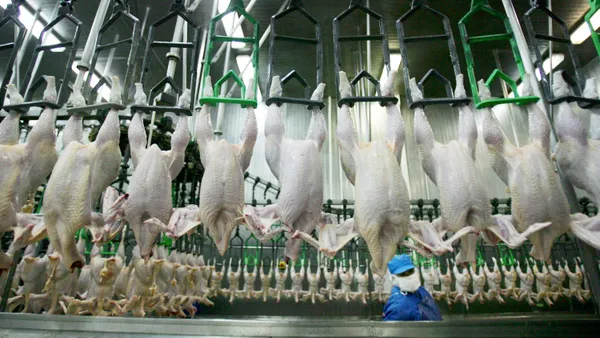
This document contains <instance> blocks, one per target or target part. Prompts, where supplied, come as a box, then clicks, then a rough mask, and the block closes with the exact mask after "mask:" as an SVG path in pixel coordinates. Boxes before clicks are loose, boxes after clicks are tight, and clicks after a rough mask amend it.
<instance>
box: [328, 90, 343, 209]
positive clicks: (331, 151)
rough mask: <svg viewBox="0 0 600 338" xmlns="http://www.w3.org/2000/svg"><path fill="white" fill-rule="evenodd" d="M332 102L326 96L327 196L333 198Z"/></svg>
mask: <svg viewBox="0 0 600 338" xmlns="http://www.w3.org/2000/svg"><path fill="white" fill-rule="evenodd" d="M332 104H333V102H332V100H331V96H328V97H327V121H328V123H329V133H328V135H327V136H328V140H327V141H328V144H329V154H328V157H329V198H330V199H333V137H334V136H333V121H332V115H333V105H332ZM341 183H342V182H340V184H341Z"/></svg>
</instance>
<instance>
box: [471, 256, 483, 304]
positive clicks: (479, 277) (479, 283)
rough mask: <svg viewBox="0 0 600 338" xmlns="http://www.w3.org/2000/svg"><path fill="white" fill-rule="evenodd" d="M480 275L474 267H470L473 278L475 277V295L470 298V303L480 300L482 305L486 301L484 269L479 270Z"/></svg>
mask: <svg viewBox="0 0 600 338" xmlns="http://www.w3.org/2000/svg"><path fill="white" fill-rule="evenodd" d="M478 270H479V274H478V273H477V271H476V270H473V265H471V266H469V271H470V272H471V276H472V277H473V294H472V295H471V296H469V302H470V303H473V302H474V301H476V300H479V302H480V303H481V304H483V303H484V301H485V297H484V296H485V291H484V288H485V282H486V278H485V272H484V270H483V269H478Z"/></svg>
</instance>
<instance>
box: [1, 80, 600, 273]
mask: <svg viewBox="0 0 600 338" xmlns="http://www.w3.org/2000/svg"><path fill="white" fill-rule="evenodd" d="M395 75H396V72H395V71H392V72H391V73H390V76H389V79H388V81H387V83H385V84H384V85H383V89H382V95H385V96H391V95H393V93H394V79H395ZM340 78H341V83H340V93H341V98H346V97H349V96H351V94H352V88H351V86H350V84H349V82H348V80H347V78H346V75H345V74H344V73H343V72H342V73H340ZM47 80H48V81H47V83H48V87H47V89H46V91H45V92H44V98H43V99H44V100H45V101H48V102H55V101H56V89H55V85H54V79H53V78H51V77H48V78H47ZM207 83H208V85H207V86H206V88H205V91H204V96H211V95H212V93H213V90H212V87H211V85H210V83H211V81H210V78H209V79H207ZM524 84H525V85H524V93H523V94H524V95H528V94H529V93H530V92H531V84H530V77H529V76H527V77H526V78H525V81H524ZM410 85H411V86H412V87H413V90H412V92H413V95H415V100H417V99H418V98H419V97H420V95H421V93H420V91H419V89H418V87H417V86H416V84H415V81H414V80H413V81H411V83H410ZM324 87H325V86H324V84H320V85H319V86H318V87H317V89H316V91H315V93H314V94H313V97H312V100H313V101H321V100H322V97H323V90H324ZM554 87H555V91H556V92H557V94H560V93H561V91H564V90H568V86H567V84H566V83H565V82H564V80H562V77H560V76H557V77H556V79H555V81H554ZM587 87H588V88H587V89H586V93H587V95H588V96H591V95H597V93H596V89H595V81H588V86H587ZM248 88H252V86H248ZM565 88H566V89H565ZM9 94H10V97H11V101H12V102H13V104H14V103H18V102H19V100H21V101H22V98H20V97H19V96H18V93H17V92H16V90H15V88H14V86H10V87H9ZM119 94H120V87H119V81H118V78H116V77H115V78H113V86H112V90H111V95H110V98H109V102H110V103H114V104H118V103H120V95H119ZM270 94H271V96H281V94H282V88H281V85H280V82H279V78H278V77H274V78H273V84H272V86H271V93H270ZM253 95H254V93H253V92H252V91H251V90H250V91H248V92H247V96H248V97H249V98H251V97H253ZM455 95H456V96H457V97H466V92H465V89H464V86H463V79H462V76H459V77H457V88H456V92H455ZM480 95H481V96H482V97H489V96H490V92H489V90H488V88H487V87H486V86H485V85H484V84H483V83H482V84H481V85H480ZM134 101H135V104H136V105H144V104H146V95H145V93H144V91H143V88H142V85H141V84H136V94H135V96H134ZM70 102H71V104H72V105H73V106H76V107H77V106H83V105H85V100H84V99H83V96H82V95H81V88H80V87H75V88H74V91H73V94H72V96H71V99H70ZM190 104H191V102H190V91H189V90H186V91H185V92H184V93H183V94H182V95H181V97H180V98H179V102H178V105H179V107H182V108H189V107H190ZM526 108H527V111H528V113H529V120H530V121H529V129H530V139H531V142H530V144H528V145H526V146H523V147H521V148H516V147H514V146H512V145H511V144H510V142H508V141H507V139H506V137H505V135H504V134H503V132H502V130H501V129H500V127H499V123H498V121H497V120H496V118H495V117H494V116H493V113H492V111H491V109H489V108H484V109H482V110H481V114H483V133H484V135H483V137H484V140H485V142H486V144H487V145H488V152H489V154H490V159H491V161H492V167H493V168H494V170H495V171H496V173H497V174H498V175H499V176H500V178H501V179H503V181H504V182H505V183H506V184H507V185H508V186H509V189H510V193H511V197H512V208H511V209H512V210H513V215H493V216H492V215H491V212H490V205H489V199H488V197H487V194H486V192H485V188H484V185H483V182H482V179H481V175H480V174H479V172H478V170H477V169H476V168H475V164H474V161H473V160H474V154H475V151H474V150H475V142H476V139H477V128H476V124H475V118H474V112H473V111H472V109H471V108H470V107H469V106H466V105H464V106H460V107H459V112H460V115H459V140H458V141H451V142H450V143H448V144H446V145H442V144H439V143H437V142H436V141H435V139H434V137H433V132H432V130H431V127H430V126H429V123H428V121H427V119H426V117H425V114H424V111H423V109H422V108H417V109H416V112H415V136H416V140H417V144H418V146H419V149H420V151H421V157H422V163H423V168H424V170H425V172H426V174H427V175H428V176H429V177H430V178H431V179H432V181H433V182H434V183H435V184H436V185H437V186H438V189H439V191H440V196H441V197H440V203H441V209H442V215H441V217H440V218H438V219H436V220H434V221H433V222H424V221H419V222H415V221H411V220H410V205H409V198H408V190H407V187H406V185H405V181H404V179H403V178H402V171H401V169H400V162H401V153H402V151H401V150H402V148H403V146H404V136H405V133H404V123H403V120H402V116H401V114H400V111H399V110H398V108H397V106H396V105H393V104H389V105H387V106H386V111H387V117H388V123H387V129H388V131H387V135H386V139H385V140H375V141H372V142H370V143H360V142H358V141H357V136H356V131H355V129H354V126H353V123H352V119H351V117H350V107H349V105H348V104H343V105H342V107H341V109H340V111H339V114H338V124H337V138H338V144H339V147H340V153H341V161H342V167H343V169H344V172H345V174H346V177H347V178H348V179H349V180H350V181H351V182H352V184H354V185H355V187H356V201H355V217H354V218H353V219H350V220H346V221H344V222H343V223H342V224H336V222H335V221H332V220H331V218H330V217H327V216H323V214H322V202H323V175H322V164H321V160H320V158H321V157H320V154H319V152H320V150H321V148H322V145H323V142H324V140H325V139H326V125H325V120H324V118H323V114H322V113H321V111H320V108H319V107H313V108H312V118H311V122H310V126H309V130H308V133H307V137H306V139H305V140H292V139H288V138H286V137H285V127H284V124H283V120H282V117H281V113H280V111H279V107H278V106H277V105H276V104H271V105H269V107H268V113H267V120H266V125H265V136H266V145H265V147H266V149H265V153H266V160H267V164H268V165H269V168H270V169H271V171H272V172H273V174H274V175H275V177H276V178H277V179H278V181H279V183H280V185H281V192H280V197H279V200H278V203H277V204H274V205H270V206H267V207H264V208H254V207H251V206H244V191H243V190H244V176H243V172H244V171H245V170H246V168H247V167H248V165H249V163H250V159H251V156H252V152H253V148H254V144H255V141H256V136H257V123H256V118H255V115H254V109H253V108H252V107H250V106H249V107H247V108H246V109H247V117H246V122H245V126H244V131H243V133H242V137H241V138H242V142H241V143H240V144H236V145H231V144H229V143H227V142H226V141H224V140H214V139H213V131H212V127H211V122H210V110H211V106H210V105H208V104H205V105H204V106H202V107H200V109H196V111H195V114H196V126H195V133H196V139H197V141H198V146H199V151H200V158H201V161H202V163H203V165H204V168H205V173H204V176H203V180H202V183H201V189H200V203H199V204H200V205H199V206H195V205H190V206H187V207H185V208H177V209H173V208H172V201H171V180H172V179H174V178H175V177H176V176H177V174H178V173H179V171H180V170H181V168H182V167H183V165H184V154H185V148H186V146H187V144H188V142H189V139H190V135H189V132H188V127H187V119H188V118H187V116H181V117H180V118H179V121H178V123H177V127H176V129H175V131H174V132H173V135H172V137H171V146H172V147H171V150H170V151H161V150H160V149H159V148H158V146H157V145H155V144H153V145H151V146H149V147H146V139H147V137H146V130H145V127H144V124H143V120H142V114H143V113H142V112H140V111H134V112H133V116H132V119H131V123H130V126H129V131H128V137H129V146H130V150H131V156H132V161H133V165H134V168H135V170H134V173H133V176H132V177H131V179H130V182H129V188H128V191H127V194H125V195H123V196H119V195H118V194H117V193H116V191H115V190H114V189H112V188H110V187H109V185H110V183H111V182H113V181H114V180H115V179H116V177H117V174H118V171H119V166H120V163H121V153H120V150H119V136H120V129H119V118H118V114H119V111H118V109H117V108H114V107H113V108H112V109H110V111H109V113H108V115H107V117H106V119H105V121H104V123H103V125H102V127H101V128H100V131H99V133H98V136H97V138H96V140H95V141H94V142H93V143H90V144H83V140H82V118H81V116H78V115H72V116H71V117H70V118H69V120H68V122H67V125H66V127H65V131H64V134H63V144H64V145H65V149H64V150H63V151H62V152H61V154H60V157H59V156H58V154H57V152H56V150H55V140H56V135H55V133H54V124H55V119H56V111H55V110H54V109H52V108H50V107H45V108H44V109H43V111H42V113H41V115H40V117H39V119H38V121H37V123H36V124H35V126H34V127H33V129H32V130H31V132H30V134H29V135H28V139H27V141H26V143H24V144H18V120H19V115H20V113H21V112H19V111H10V112H9V116H8V117H7V118H5V119H4V120H3V121H2V124H1V125H0V143H1V145H0V161H1V162H2V171H1V172H0V185H1V189H0V197H1V198H0V219H1V220H2V222H1V224H0V231H1V232H9V231H15V237H14V238H15V241H14V243H13V245H14V248H13V250H17V249H19V248H22V247H24V246H25V245H27V244H29V243H31V242H35V241H37V240H40V239H41V238H43V237H44V236H45V235H46V234H47V235H48V237H49V239H50V242H51V243H52V245H53V247H54V249H55V250H56V251H57V253H58V254H60V256H61V258H62V260H63V262H64V264H65V265H66V266H67V267H68V268H69V270H70V271H74V269H75V268H78V267H79V268H81V267H83V265H84V260H83V257H82V256H81V254H79V253H78V252H77V250H76V245H75V244H76V243H75V236H74V235H75V232H76V231H78V230H79V229H81V228H82V227H88V228H89V229H90V230H91V232H92V235H93V241H94V242H95V243H97V244H103V243H106V242H107V241H108V240H110V239H112V238H114V237H115V236H116V235H117V234H118V233H119V232H120V231H121V228H122V226H123V225H124V224H125V223H127V224H129V226H130V227H131V229H132V230H133V233H134V235H135V238H136V242H137V244H138V246H139V250H140V255H141V257H142V258H143V259H144V260H146V261H148V259H149V258H150V257H151V256H152V248H153V246H154V244H155V242H156V240H157V237H158V235H159V233H161V232H166V233H167V235H169V236H170V237H173V238H177V237H179V236H181V235H183V234H186V233H188V232H190V231H193V230H194V228H195V227H196V226H198V225H199V224H200V223H202V224H203V228H204V230H205V231H208V233H209V234H210V235H211V237H212V239H213V240H214V242H215V244H216V246H217V248H218V251H219V253H220V254H221V255H223V254H224V253H225V251H226V250H227V248H228V245H229V239H230V237H231V233H232V231H233V230H234V229H235V227H237V226H238V224H239V223H240V222H242V223H245V224H246V226H247V227H248V228H249V229H250V230H251V231H252V232H253V233H254V234H255V235H256V236H257V237H258V238H260V239H261V240H267V239H268V238H271V237H272V236H273V235H274V234H275V233H277V232H281V231H289V232H291V233H293V236H292V239H291V240H289V241H288V242H287V244H286V249H285V255H286V256H287V257H288V258H290V259H292V260H295V259H297V256H298V253H299V250H300V245H301V242H302V240H305V241H307V242H308V243H309V244H311V245H314V246H315V247H317V248H318V249H319V250H320V251H321V252H323V253H324V254H325V255H328V256H333V255H335V253H336V252H337V250H339V249H340V248H341V247H343V246H344V245H345V244H346V243H347V242H348V241H349V240H351V239H352V238H354V237H355V236H357V235H360V236H362V237H363V238H364V239H365V241H366V242H367V245H368V248H369V252H370V256H371V258H372V261H371V270H372V271H373V273H375V274H377V275H380V276H382V275H384V274H385V271H386V264H387V262H388V261H389V260H390V259H391V257H393V255H394V254H395V253H396V251H397V247H398V246H404V247H407V248H410V249H413V250H415V251H417V252H419V253H421V254H422V255H425V256H431V255H432V254H435V255H442V254H443V253H445V252H448V251H453V249H452V245H451V244H452V243H453V242H455V241H456V240H458V239H459V238H462V239H461V246H460V252H459V255H458V256H457V263H461V264H462V263H465V262H470V263H471V265H473V263H474V262H475V245H476V241H477V237H478V236H479V235H481V236H482V237H483V238H484V240H486V241H487V242H490V243H498V242H499V241H503V242H505V243H506V244H507V246H509V247H511V248H515V247H518V246H520V245H521V244H522V243H524V242H525V241H526V239H527V238H529V239H530V240H531V242H532V244H533V249H532V251H531V256H532V257H533V258H535V259H537V260H541V261H548V260H549V258H550V250H551V247H552V244H553V242H554V240H555V239H556V238H557V237H558V236H560V235H562V234H563V233H565V232H567V231H571V232H573V233H574V234H575V235H577V237H579V238H580V239H581V240H583V241H584V242H586V243H588V244H591V245H592V246H594V247H596V248H600V238H599V235H598V230H599V227H598V221H599V220H600V217H595V218H591V219H590V218H588V217H587V216H585V215H582V214H576V215H573V216H569V208H568V203H567V199H566V196H565V194H564V192H563V190H562V188H561V186H560V184H559V179H558V175H557V174H556V172H555V171H554V168H553V166H552V165H551V162H550V161H551V156H550V152H549V144H550V142H549V135H550V125H549V123H548V121H547V119H546V117H545V116H544V115H543V113H542V112H541V110H540V109H539V108H538V107H537V105H535V104H529V105H527V106H526ZM556 124H557V126H556V127H557V131H558V136H559V143H558V146H557V148H556V152H555V154H554V156H553V158H555V159H556V161H557V163H558V164H559V165H560V166H561V168H562V169H563V171H564V172H565V173H566V174H567V176H568V177H569V178H570V179H571V181H572V182H574V184H575V185H576V186H578V187H580V188H582V189H584V190H586V191H588V192H589V193H590V197H591V199H592V201H593V202H594V203H597V202H598V199H599V198H597V197H595V196H600V178H598V177H596V176H597V175H594V173H595V172H596V167H597V166H598V165H597V162H598V161H600V156H596V154H595V152H597V151H599V150H597V149H600V148H597V147H595V143H594V142H598V141H596V140H588V139H587V129H586V128H585V127H584V126H583V125H582V124H581V122H580V121H579V120H578V119H577V117H576V116H575V115H574V113H573V112H572V110H571V107H570V105H569V104H568V103H562V104H560V105H559V109H558V113H557V118H556ZM573 149H576V150H575V151H574V150H573ZM50 173H52V174H51V176H50V178H49V180H48V183H47V186H46V190H45V194H44V205H43V207H44V209H43V210H44V213H43V216H42V215H35V214H27V213H22V212H20V210H21V207H22V206H23V205H24V204H25V202H26V200H27V198H28V197H29V196H31V194H32V193H33V192H34V191H35V190H36V189H37V187H39V185H40V184H42V183H43V182H44V180H45V178H46V177H47V176H48V175H49V174H50ZM596 182H598V184H596ZM103 191H106V192H105V193H104V198H103V212H102V213H97V212H94V211H93V210H92V204H93V203H94V202H95V201H96V200H98V199H99V198H100V197H101V195H102V192H103ZM277 221H280V223H281V224H282V226H280V227H279V228H277V229H275V230H273V229H272V228H271V225H272V224H274V223H275V222H277ZM315 228H317V230H318V233H319V236H318V240H315V239H314V238H312V237H311V236H310V235H309V234H310V233H311V232H312V231H313V230H314V229H315ZM447 232H451V233H453V234H452V236H451V237H450V238H449V239H446V240H443V236H445V234H446V233H447ZM407 236H408V237H410V238H412V239H413V240H414V242H416V244H413V243H412V242H410V241H407V240H405V238H406V237H407ZM11 261H12V259H11V257H10V256H9V255H6V254H4V253H1V254H0V267H1V268H6V267H8V266H9V265H10V263H11Z"/></svg>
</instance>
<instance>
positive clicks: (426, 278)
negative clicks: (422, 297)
mask: <svg viewBox="0 0 600 338" xmlns="http://www.w3.org/2000/svg"><path fill="white" fill-rule="evenodd" d="M471 274H473V272H471ZM421 276H423V284H424V285H423V287H424V288H425V290H427V292H429V294H430V295H433V293H434V291H435V289H434V287H435V285H436V280H438V281H439V278H437V270H436V269H435V268H434V267H433V266H430V267H429V268H428V269H426V268H425V264H423V265H421ZM474 276H475V275H473V278H475V277H474ZM438 283H439V282H438Z"/></svg>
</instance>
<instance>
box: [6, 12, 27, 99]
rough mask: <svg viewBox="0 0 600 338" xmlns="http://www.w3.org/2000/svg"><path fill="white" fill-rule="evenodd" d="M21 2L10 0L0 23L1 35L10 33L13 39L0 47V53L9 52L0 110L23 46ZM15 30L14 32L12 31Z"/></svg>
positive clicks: (23, 31)
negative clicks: (20, 18) (20, 17)
mask: <svg viewBox="0 0 600 338" xmlns="http://www.w3.org/2000/svg"><path fill="white" fill-rule="evenodd" d="M21 2H22V0H12V2H11V3H10V4H8V6H6V10H4V17H3V18H2V21H0V32H3V34H7V33H11V34H12V35H13V36H15V38H14V39H13V41H12V42H7V43H3V44H1V45H0V51H5V50H11V52H10V56H9V57H8V61H7V62H6V63H5V67H6V72H5V73H4V77H3V78H2V84H0V109H2V107H3V106H4V98H5V97H6V86H7V85H8V83H9V82H10V78H11V77H12V75H13V66H14V65H15V61H16V60H17V54H18V53H19V50H20V49H21V47H22V45H23V40H24V39H25V31H26V29H25V26H23V24H22V23H21V21H19V6H20V5H21ZM7 28H12V30H10V32H7V31H8V29H7ZM14 29H16V32H15V31H14ZM14 33H16V34H14Z"/></svg>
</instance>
